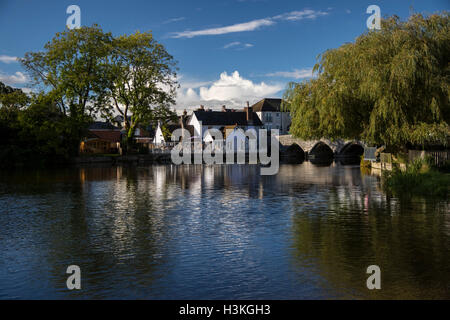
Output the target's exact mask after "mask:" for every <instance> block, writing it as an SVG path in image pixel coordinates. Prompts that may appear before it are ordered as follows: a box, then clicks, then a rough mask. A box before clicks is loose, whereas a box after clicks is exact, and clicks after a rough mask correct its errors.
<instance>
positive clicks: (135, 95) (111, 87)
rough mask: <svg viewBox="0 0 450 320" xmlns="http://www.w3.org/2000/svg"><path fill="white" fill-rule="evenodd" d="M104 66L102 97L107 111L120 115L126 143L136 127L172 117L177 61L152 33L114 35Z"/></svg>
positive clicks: (130, 138)
mask: <svg viewBox="0 0 450 320" xmlns="http://www.w3.org/2000/svg"><path fill="white" fill-rule="evenodd" d="M106 65H107V68H108V72H107V75H108V82H107V89H108V91H107V94H106V95H105V97H104V98H105V101H106V103H110V105H111V109H110V114H112V113H113V112H114V111H116V112H118V113H119V114H120V115H122V117H123V119H124V123H125V130H126V131H127V140H128V142H130V141H131V140H132V138H133V136H134V132H135V128H136V127H137V126H139V125H142V124H147V123H153V124H154V123H156V122H157V120H162V121H166V120H168V119H172V118H173V117H174V113H173V112H172V111H171V110H170V108H169V106H170V105H171V104H172V103H174V98H175V94H176V88H177V82H176V80H175V79H176V62H175V61H174V59H173V57H172V56H171V55H170V54H169V53H168V52H167V51H166V49H165V48H164V46H163V45H162V44H160V43H158V42H157V41H156V40H155V39H154V38H153V35H152V33H151V32H145V33H140V32H136V33H134V34H131V35H123V36H120V37H117V38H115V39H114V40H113V43H112V48H111V52H110V55H109V56H108V61H107V63H106Z"/></svg>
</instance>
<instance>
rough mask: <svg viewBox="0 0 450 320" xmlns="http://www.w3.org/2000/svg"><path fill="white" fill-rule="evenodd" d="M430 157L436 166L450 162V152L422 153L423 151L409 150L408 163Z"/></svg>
mask: <svg viewBox="0 0 450 320" xmlns="http://www.w3.org/2000/svg"><path fill="white" fill-rule="evenodd" d="M425 157H429V158H431V159H433V163H434V165H436V166H438V167H439V166H442V165H443V164H445V162H447V161H449V160H450V150H443V151H421V150H409V151H408V161H409V162H412V161H414V160H415V159H425Z"/></svg>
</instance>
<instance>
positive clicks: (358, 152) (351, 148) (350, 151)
mask: <svg viewBox="0 0 450 320" xmlns="http://www.w3.org/2000/svg"><path fill="white" fill-rule="evenodd" d="M363 154H364V147H363V146H362V145H360V144H359V143H356V142H350V143H347V144H346V145H345V146H344V147H343V148H342V150H341V152H340V153H339V155H341V156H346V157H358V158H359V157H361V156H362V155H363Z"/></svg>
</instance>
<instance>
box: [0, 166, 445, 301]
mask: <svg viewBox="0 0 450 320" xmlns="http://www.w3.org/2000/svg"><path fill="white" fill-rule="evenodd" d="M259 169H260V168H259V167H258V166H249V165H243V166H239V165H228V166H225V165H224V166H206V165H204V166H200V165H198V166H194V165H192V166H172V165H161V166H150V167H134V168H131V167H103V168H102V167H96V168H71V169H64V170H57V169H55V170H52V171H26V172H20V173H9V174H5V173H2V174H1V175H0V299H17V298H19V299H27V298H31V299H47V298H52V299H53V298H57V299H59V298H62V299H72V298H77V299H85V298H96V299H104V298H119V299H122V298H138V299H330V298H338V299H339V298H356V299H378V298H386V299H391V298H394V299H397V298H408V299H409V298H412V299H415V298H425V299H436V298H437V299H442V298H446V299H450V212H449V211H450V210H449V208H450V201H448V200H447V201H443V200H440V201H437V200H434V199H425V198H418V199H409V200H399V199H395V198H389V197H387V196H386V195H385V194H384V193H383V192H382V191H380V181H379V178H377V177H376V176H372V175H365V174H363V173H361V171H360V168H359V167H358V166H342V165H339V164H332V165H331V166H324V167H320V166H315V165H313V164H311V163H310V162H304V163H303V164H300V165H281V167H280V171H279V173H278V175H276V176H260V174H259ZM73 264H75V265H78V266H80V268H81V279H82V280H81V285H82V289H81V290H79V291H77V290H74V291H69V290H68V289H67V287H66V279H67V277H68V275H67V274H66V269H67V267H68V266H69V265H73ZM373 264H375V265H378V266H379V267H380V269H381V290H373V291H371V290H368V289H367V287H366V280H367V277H368V276H369V275H368V274H366V269H367V267H368V266H369V265H373Z"/></svg>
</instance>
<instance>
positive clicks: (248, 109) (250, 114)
mask: <svg viewBox="0 0 450 320" xmlns="http://www.w3.org/2000/svg"><path fill="white" fill-rule="evenodd" d="M244 109H245V112H246V114H247V122H249V123H250V122H251V123H253V108H252V107H250V104H249V103H248V101H247V107H245V108H244Z"/></svg>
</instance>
